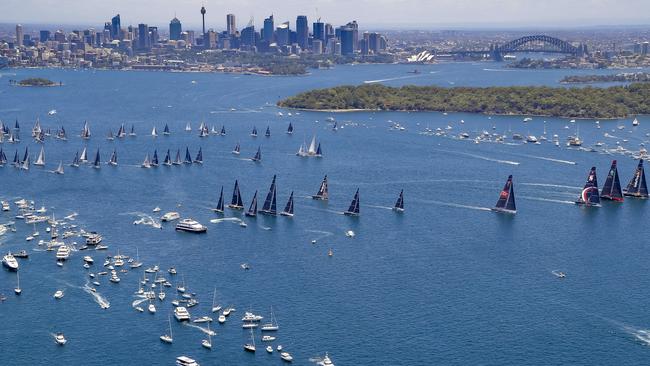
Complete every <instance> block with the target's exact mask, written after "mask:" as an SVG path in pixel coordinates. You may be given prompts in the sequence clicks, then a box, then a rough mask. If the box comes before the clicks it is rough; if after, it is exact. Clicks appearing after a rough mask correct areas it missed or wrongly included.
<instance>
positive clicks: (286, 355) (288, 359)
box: [280, 352, 293, 362]
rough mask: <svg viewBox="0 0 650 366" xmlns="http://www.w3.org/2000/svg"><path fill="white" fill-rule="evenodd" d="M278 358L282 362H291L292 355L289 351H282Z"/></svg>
mask: <svg viewBox="0 0 650 366" xmlns="http://www.w3.org/2000/svg"><path fill="white" fill-rule="evenodd" d="M280 358H281V359H282V361H284V362H293V356H291V354H290V353H289V352H282V353H280Z"/></svg>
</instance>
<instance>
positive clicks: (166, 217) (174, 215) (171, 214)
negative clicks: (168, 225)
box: [160, 211, 181, 222]
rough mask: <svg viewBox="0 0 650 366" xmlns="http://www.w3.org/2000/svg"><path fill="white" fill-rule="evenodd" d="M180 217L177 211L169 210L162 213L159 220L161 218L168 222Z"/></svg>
mask: <svg viewBox="0 0 650 366" xmlns="http://www.w3.org/2000/svg"><path fill="white" fill-rule="evenodd" d="M180 218H181V215H180V214H179V213H178V212H175V211H171V212H167V213H166V214H164V215H162V216H161V217H160V220H162V221H163V222H169V221H174V220H178V219H180Z"/></svg>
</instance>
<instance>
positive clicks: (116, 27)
mask: <svg viewBox="0 0 650 366" xmlns="http://www.w3.org/2000/svg"><path fill="white" fill-rule="evenodd" d="M121 27H122V26H121V25H120V14H117V15H116V16H114V17H113V19H111V38H112V39H121V38H120V30H121V29H122V28H121Z"/></svg>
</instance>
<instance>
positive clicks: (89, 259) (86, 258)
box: [84, 255, 95, 264]
mask: <svg viewBox="0 0 650 366" xmlns="http://www.w3.org/2000/svg"><path fill="white" fill-rule="evenodd" d="M84 262H86V263H88V264H93V263H95V260H93V257H91V256H89V255H87V256H85V257H84Z"/></svg>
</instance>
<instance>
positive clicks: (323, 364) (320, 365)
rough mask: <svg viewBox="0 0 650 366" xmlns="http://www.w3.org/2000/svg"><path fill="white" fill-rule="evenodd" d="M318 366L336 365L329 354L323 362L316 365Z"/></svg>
mask: <svg viewBox="0 0 650 366" xmlns="http://www.w3.org/2000/svg"><path fill="white" fill-rule="evenodd" d="M316 365H318V366H334V363H333V362H332V360H330V356H329V355H328V354H327V353H325V357H323V360H322V361H320V362H318V363H316Z"/></svg>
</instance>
